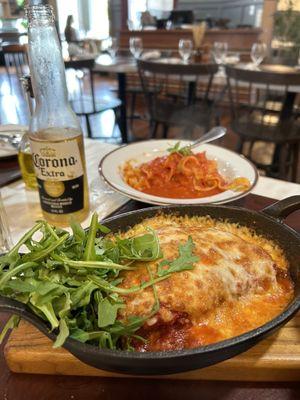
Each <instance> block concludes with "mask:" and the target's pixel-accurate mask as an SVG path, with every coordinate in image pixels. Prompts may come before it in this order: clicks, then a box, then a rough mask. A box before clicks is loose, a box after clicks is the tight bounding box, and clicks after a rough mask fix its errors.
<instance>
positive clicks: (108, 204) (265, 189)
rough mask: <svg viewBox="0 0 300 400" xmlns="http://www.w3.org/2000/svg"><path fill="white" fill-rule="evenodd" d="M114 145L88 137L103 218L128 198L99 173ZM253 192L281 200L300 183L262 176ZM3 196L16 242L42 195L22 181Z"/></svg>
mask: <svg viewBox="0 0 300 400" xmlns="http://www.w3.org/2000/svg"><path fill="white" fill-rule="evenodd" d="M115 147H116V146H115V145H112V144H108V143H100V142H97V141H95V140H91V139H85V152H86V161H87V174H88V180H89V187H90V200H91V208H90V211H91V213H92V212H93V211H94V210H96V211H97V212H98V214H99V216H100V218H104V217H105V216H107V215H108V214H110V213H111V212H113V211H114V210H116V209H117V208H119V207H120V206H121V205H122V204H124V203H125V202H126V201H128V198H127V197H125V196H123V195H121V194H118V193H116V192H114V191H112V190H111V189H110V188H109V187H107V186H106V185H105V184H104V183H103V182H101V179H100V177H99V174H98V165H99V162H100V160H101V158H102V157H103V156H104V155H105V154H106V153H107V152H109V151H110V150H112V149H114V148H115ZM95 190H96V191H97V193H96V192H95ZM253 193H255V194H258V195H261V196H266V197H271V198H274V199H278V200H280V199H283V198H285V197H288V196H292V195H296V194H298V195H300V185H299V184H296V183H290V182H284V181H280V180H277V179H271V178H265V177H261V178H260V179H259V182H258V184H257V186H256V187H255V189H254V190H253ZM1 195H2V199H3V203H4V207H5V209H6V212H7V215H8V222H9V227H10V230H11V234H12V239H13V242H16V241H17V240H18V239H19V238H20V237H21V236H22V235H23V234H24V232H25V231H26V230H28V229H29V228H31V227H32V225H33V223H34V221H35V220H37V219H40V218H42V212H41V209H40V205H39V196H38V193H37V192H36V191H29V190H25V186H24V183H23V181H22V180H19V181H17V182H14V183H11V184H10V185H7V186H5V187H4V188H2V189H1ZM88 222H89V218H87V219H86V220H85V221H84V222H83V224H82V225H83V226H84V227H86V226H87V225H88Z"/></svg>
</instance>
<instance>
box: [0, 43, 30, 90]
mask: <svg viewBox="0 0 300 400" xmlns="http://www.w3.org/2000/svg"><path fill="white" fill-rule="evenodd" d="M2 51H3V54H4V61H5V70H6V73H7V76H8V80H9V85H10V89H12V73H13V72H14V73H15V74H16V76H17V78H18V80H19V79H20V78H21V77H22V76H23V75H26V74H28V72H29V68H28V57H27V48H26V45H22V44H6V45H2ZM12 68H13V69H14V71H12Z"/></svg>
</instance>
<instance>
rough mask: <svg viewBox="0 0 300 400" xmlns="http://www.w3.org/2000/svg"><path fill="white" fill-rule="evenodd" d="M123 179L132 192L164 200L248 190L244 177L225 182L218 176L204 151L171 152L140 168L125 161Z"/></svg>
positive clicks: (213, 164) (247, 182)
mask: <svg viewBox="0 0 300 400" xmlns="http://www.w3.org/2000/svg"><path fill="white" fill-rule="evenodd" d="M123 177H124V180H125V182H126V183H127V184H128V185H129V186H131V187H133V188H134V189H136V190H139V191H141V192H144V193H147V194H151V195H153V196H160V197H168V198H181V199H188V198H200V197H207V196H212V195H215V194H218V193H222V192H224V191H225V190H235V191H245V190H247V189H249V187H250V182H249V180H248V179H247V178H242V177H238V178H235V179H233V180H231V181H228V180H227V179H226V178H225V177H224V176H222V175H221V174H220V173H219V171H218V166H217V162H216V161H215V160H210V159H208V158H207V157H206V153H205V152H201V153H196V154H193V153H192V152H187V154H182V153H181V152H180V151H174V152H172V153H171V154H169V155H167V156H163V157H156V158H155V159H154V160H152V161H149V162H147V163H143V164H141V165H140V166H134V165H133V163H132V161H127V162H126V163H125V165H124V167H123Z"/></svg>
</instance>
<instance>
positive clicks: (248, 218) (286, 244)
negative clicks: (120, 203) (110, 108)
mask: <svg viewBox="0 0 300 400" xmlns="http://www.w3.org/2000/svg"><path fill="white" fill-rule="evenodd" d="M298 209H300V196H293V197H290V198H287V199H285V200H282V201H279V202H277V203H275V204H273V205H271V206H269V207H267V208H265V209H263V210H262V211H260V212H254V211H251V210H246V209H242V208H238V207H230V206H213V205H212V206H197V205H196V206H191V205H190V206H174V207H152V208H147V209H143V210H138V211H133V212H128V213H125V214H121V215H118V216H116V217H112V218H108V219H107V220H105V221H103V222H104V223H105V225H106V226H108V227H109V228H110V229H111V230H112V231H118V230H126V229H128V228H130V227H132V226H133V225H135V224H137V223H139V222H141V221H142V220H144V219H145V218H148V217H153V216H155V215H157V213H161V212H163V213H166V214H170V213H171V214H174V213H176V214H178V215H188V216H193V215H202V216H205V215H210V216H211V217H213V218H215V219H222V220H224V219H226V220H228V221H229V222H238V223H239V224H240V225H245V226H247V227H250V228H253V229H254V230H255V231H256V232H257V233H258V234H262V235H264V236H265V237H266V238H270V239H272V240H274V241H276V242H278V244H279V245H280V246H281V247H282V248H283V249H284V251H285V254H286V256H287V258H288V261H289V263H290V274H291V277H292V279H293V281H294V283H295V296H294V299H293V300H292V302H291V303H290V304H289V305H288V306H287V307H286V309H285V310H284V311H283V312H282V313H281V314H280V315H278V316H277V317H276V318H274V319H273V320H272V321H270V322H268V323H267V324H265V325H263V326H261V327H259V328H257V329H253V330H252V331H249V332H247V333H245V334H243V335H240V336H236V337H234V338H232V339H228V340H224V341H221V342H218V343H215V344H211V345H208V346H202V347H198V348H195V349H190V350H179V351H166V352H148V353H147V352H146V353H138V352H126V351H115V350H101V349H98V348H96V347H94V346H91V345H88V344H83V343H80V342H78V341H76V340H74V339H67V340H66V342H65V344H64V348H65V349H67V350H69V351H70V352H71V353H72V354H74V356H75V357H77V358H78V359H80V360H81V361H83V362H85V363H86V364H89V365H91V366H93V367H96V368H100V369H104V370H108V371H114V372H122V373H126V374H140V375H156V374H172V373H177V372H183V371H188V370H193V369H198V368H203V367H207V366H209V365H212V364H216V363H218V362H220V361H223V360H226V359H228V358H230V357H233V356H235V355H237V354H239V353H242V352H244V351H246V350H248V349H249V348H250V347H252V346H254V345H255V344H256V343H257V342H259V341H260V340H262V339H263V338H265V337H266V336H267V335H269V334H271V333H273V332H274V331H275V330H276V329H278V328H279V327H280V326H282V325H283V324H285V323H286V322H287V321H288V320H290V319H291V318H292V316H293V315H294V314H295V313H296V312H297V311H298V310H299V308H300V235H299V234H297V233H296V232H295V231H294V230H293V229H291V228H289V227H288V226H287V225H285V224H284V223H283V219H284V218H285V217H287V216H288V215H289V214H290V213H292V212H293V211H296V210H298ZM0 311H8V312H11V313H14V314H18V315H20V316H21V317H22V318H24V319H25V320H27V321H28V322H30V323H32V324H33V325H34V326H36V327H37V328H38V329H39V330H40V331H41V332H43V333H44V334H45V335H47V336H48V337H49V338H50V339H52V340H54V339H55V338H56V334H55V333H53V332H52V333H51V332H49V327H48V325H47V324H46V323H45V322H44V321H43V320H41V319H40V318H38V317H37V316H35V315H34V314H33V313H32V312H31V311H30V310H29V308H27V307H26V306H25V305H23V304H21V303H19V302H17V301H13V300H10V299H7V298H5V297H1V296H0Z"/></svg>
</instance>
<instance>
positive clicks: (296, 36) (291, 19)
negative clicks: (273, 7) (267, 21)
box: [274, 0, 300, 48]
mask: <svg viewBox="0 0 300 400" xmlns="http://www.w3.org/2000/svg"><path fill="white" fill-rule="evenodd" d="M287 5H288V6H287V9H286V10H282V11H277V12H276V13H275V15H274V37H275V38H276V39H278V40H280V41H281V42H284V43H287V42H290V43H292V47H294V48H295V47H296V48H299V47H300V29H299V27H300V12H298V11H295V10H294V0H288V4H287Z"/></svg>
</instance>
